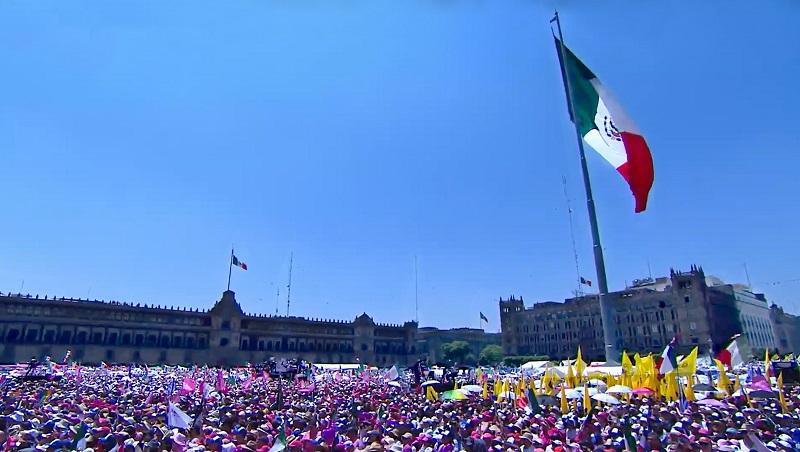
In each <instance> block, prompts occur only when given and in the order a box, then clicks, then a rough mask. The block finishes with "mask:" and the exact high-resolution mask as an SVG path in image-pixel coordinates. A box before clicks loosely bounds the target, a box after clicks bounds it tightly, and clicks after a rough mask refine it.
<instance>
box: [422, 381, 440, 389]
mask: <svg viewBox="0 0 800 452" xmlns="http://www.w3.org/2000/svg"><path fill="white" fill-rule="evenodd" d="M437 383H440V381H439V380H428V381H426V382H424V383H422V387H423V388H424V387H425V386H430V385H435V384H437Z"/></svg>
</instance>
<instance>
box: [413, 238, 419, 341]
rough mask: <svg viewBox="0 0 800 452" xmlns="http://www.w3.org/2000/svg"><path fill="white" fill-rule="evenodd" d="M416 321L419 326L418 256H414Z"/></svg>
mask: <svg viewBox="0 0 800 452" xmlns="http://www.w3.org/2000/svg"><path fill="white" fill-rule="evenodd" d="M414 321H415V322H417V325H419V284H418V281H417V255H416V254H415V255H414Z"/></svg>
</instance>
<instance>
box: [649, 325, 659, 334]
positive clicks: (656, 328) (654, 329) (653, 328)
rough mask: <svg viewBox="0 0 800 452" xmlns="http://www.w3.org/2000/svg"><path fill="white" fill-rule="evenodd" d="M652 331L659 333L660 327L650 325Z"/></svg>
mask: <svg viewBox="0 0 800 452" xmlns="http://www.w3.org/2000/svg"><path fill="white" fill-rule="evenodd" d="M650 331H652V332H653V333H658V325H657V324H652V325H650Z"/></svg>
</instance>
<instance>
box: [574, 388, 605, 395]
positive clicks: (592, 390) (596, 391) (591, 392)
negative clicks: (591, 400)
mask: <svg viewBox="0 0 800 452" xmlns="http://www.w3.org/2000/svg"><path fill="white" fill-rule="evenodd" d="M575 390H576V391H578V392H580V393H581V397H583V388H582V387H580V386H578V387H577V388H575ZM599 392H600V391H598V390H597V388H589V395H590V396H593V395H595V394H597V393H599Z"/></svg>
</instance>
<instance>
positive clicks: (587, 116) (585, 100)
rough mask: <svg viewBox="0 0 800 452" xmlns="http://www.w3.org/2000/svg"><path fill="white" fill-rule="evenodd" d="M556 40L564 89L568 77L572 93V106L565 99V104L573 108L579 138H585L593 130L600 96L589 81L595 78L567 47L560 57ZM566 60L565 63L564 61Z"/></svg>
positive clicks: (557, 44)
mask: <svg viewBox="0 0 800 452" xmlns="http://www.w3.org/2000/svg"><path fill="white" fill-rule="evenodd" d="M555 40H556V51H557V52H558V60H559V62H560V63H561V77H562V78H563V79H564V89H566V86H567V78H566V76H567V75H569V84H570V85H569V86H570V88H571V92H572V104H570V103H569V99H567V104H568V105H570V107H569V108H570V109H572V108H573V106H574V108H575V114H572V112H570V116H571V118H570V119H572V121H573V122H575V119H576V118H577V121H578V129H579V130H580V132H581V136H582V137H585V136H586V134H587V133H589V131H591V130H592V129H595V128H596V127H595V123H594V117H595V115H596V114H597V105H598V104H599V103H600V95H599V94H597V90H595V89H594V86H592V83H591V81H592V80H593V79H595V78H597V77H596V76H595V75H594V73H593V72H592V71H591V70H589V68H588V67H586V65H585V64H583V63H582V62H581V60H579V59H578V57H576V56H575V54H574V53H572V51H571V50H569V49H568V48H567V46H563V48H564V56H563V58H562V56H561V43H560V42H559V41H558V38H555ZM564 60H566V61H564Z"/></svg>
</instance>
